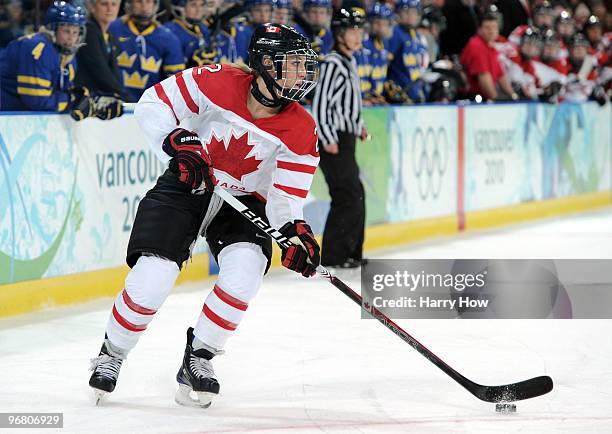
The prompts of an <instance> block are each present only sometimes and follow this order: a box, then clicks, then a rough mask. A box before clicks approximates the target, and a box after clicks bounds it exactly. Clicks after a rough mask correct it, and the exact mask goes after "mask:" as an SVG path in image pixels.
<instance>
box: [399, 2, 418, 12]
mask: <svg viewBox="0 0 612 434" xmlns="http://www.w3.org/2000/svg"><path fill="white" fill-rule="evenodd" d="M402 9H418V10H419V11H420V10H421V0H397V2H396V3H395V12H399V11H401V10H402Z"/></svg>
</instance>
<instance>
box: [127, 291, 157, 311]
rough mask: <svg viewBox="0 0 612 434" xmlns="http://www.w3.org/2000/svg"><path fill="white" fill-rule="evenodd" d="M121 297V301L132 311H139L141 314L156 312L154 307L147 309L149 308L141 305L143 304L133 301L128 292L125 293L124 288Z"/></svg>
mask: <svg viewBox="0 0 612 434" xmlns="http://www.w3.org/2000/svg"><path fill="white" fill-rule="evenodd" d="M122 297H123V302H124V303H125V304H126V305H127V307H129V308H130V309H131V310H132V311H133V312H136V313H139V314H141V315H155V312H157V311H156V310H154V309H149V308H146V307H143V306H141V305H139V304H137V303H134V301H133V300H132V299H131V298H130V296H129V295H128V293H127V291H126V290H125V289H124V290H123V293H122Z"/></svg>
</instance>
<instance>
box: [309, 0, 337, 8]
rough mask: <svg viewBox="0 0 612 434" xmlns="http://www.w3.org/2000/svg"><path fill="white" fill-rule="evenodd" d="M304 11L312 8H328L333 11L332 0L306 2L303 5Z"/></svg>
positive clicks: (310, 0)
mask: <svg viewBox="0 0 612 434" xmlns="http://www.w3.org/2000/svg"><path fill="white" fill-rule="evenodd" d="M302 7H303V8H304V10H306V9H310V8H327V9H331V7H332V5H331V0H304V3H303V4H302Z"/></svg>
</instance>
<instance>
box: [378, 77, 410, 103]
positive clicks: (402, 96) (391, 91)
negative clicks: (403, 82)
mask: <svg viewBox="0 0 612 434" xmlns="http://www.w3.org/2000/svg"><path fill="white" fill-rule="evenodd" d="M383 88H384V91H385V99H386V100H387V102H388V103H389V104H408V103H412V101H411V100H410V97H409V96H408V94H407V93H406V92H405V91H404V89H402V87H401V86H400V85H399V84H397V83H395V82H394V81H393V80H387V81H385V83H384V85H383Z"/></svg>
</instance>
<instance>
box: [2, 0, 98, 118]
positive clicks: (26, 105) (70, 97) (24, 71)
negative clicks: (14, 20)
mask: <svg viewBox="0 0 612 434" xmlns="http://www.w3.org/2000/svg"><path fill="white" fill-rule="evenodd" d="M84 35H85V15H84V13H83V11H82V10H81V9H79V8H76V7H75V6H73V5H71V4H69V3H66V2H64V1H59V0H58V1H55V2H53V4H51V6H50V7H49V9H48V10H47V13H46V16H45V24H44V27H42V28H41V30H40V31H39V32H38V33H35V34H33V35H29V36H23V37H21V38H19V39H17V40H14V41H12V42H11V43H10V44H9V45H8V47H7V48H6V50H4V52H3V53H2V59H0V60H1V61H0V65H1V67H0V88H1V93H0V110H3V111H24V110H37V111H58V112H68V113H70V114H71V116H72V117H73V118H74V119H76V120H81V119H84V118H86V117H89V116H93V115H94V114H95V103H94V100H93V99H92V98H91V97H90V96H89V91H88V90H87V89H85V88H77V87H74V85H73V80H74V76H75V71H76V60H75V59H74V55H75V53H76V51H77V50H78V49H79V47H80V46H81V45H82V44H83V39H84Z"/></svg>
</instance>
